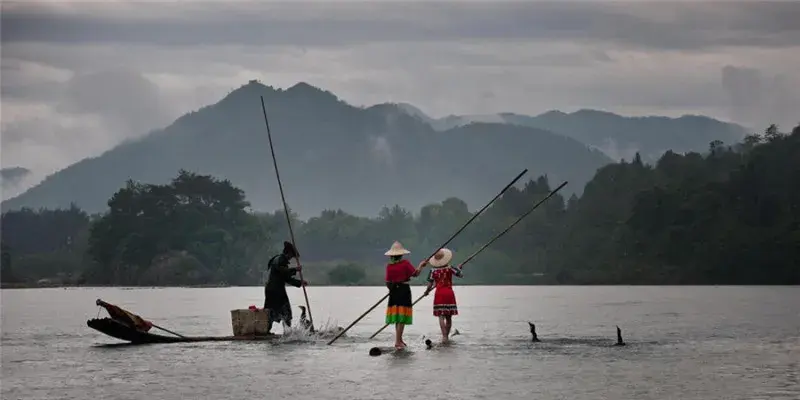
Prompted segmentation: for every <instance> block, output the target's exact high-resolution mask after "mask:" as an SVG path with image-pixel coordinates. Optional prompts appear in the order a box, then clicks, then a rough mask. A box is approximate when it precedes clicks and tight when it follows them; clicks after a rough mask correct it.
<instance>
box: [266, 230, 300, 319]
mask: <svg viewBox="0 0 800 400" xmlns="http://www.w3.org/2000/svg"><path fill="white" fill-rule="evenodd" d="M298 256H299V254H298V253H297V249H296V248H295V247H294V245H292V244H291V243H289V242H283V252H282V253H281V254H278V255H276V256H274V257H272V258H271V259H270V260H269V263H268V264H267V268H268V269H269V277H268V278H267V283H266V285H265V286H264V310H265V311H267V326H268V327H269V328H268V330H267V332H268V333H271V332H272V324H273V323H275V322H283V325H284V329H286V328H287V327H291V326H292V306H291V304H289V296H288V295H287V294H286V284H290V285H292V286H295V287H300V286H306V285H308V282H306V281H300V280H299V279H297V278H295V277H294V275H295V274H296V273H297V271H300V266H299V265H298V266H297V267H289V261H290V260H291V259H292V258H297V257H298Z"/></svg>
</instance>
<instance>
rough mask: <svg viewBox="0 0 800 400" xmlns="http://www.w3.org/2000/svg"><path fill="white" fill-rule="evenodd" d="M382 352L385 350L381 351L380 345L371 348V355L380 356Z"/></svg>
mask: <svg viewBox="0 0 800 400" xmlns="http://www.w3.org/2000/svg"><path fill="white" fill-rule="evenodd" d="M382 353H383V351H381V348H380V347H373V348H371V349H369V355H371V356H373V357H375V356H379V355H381V354H382Z"/></svg>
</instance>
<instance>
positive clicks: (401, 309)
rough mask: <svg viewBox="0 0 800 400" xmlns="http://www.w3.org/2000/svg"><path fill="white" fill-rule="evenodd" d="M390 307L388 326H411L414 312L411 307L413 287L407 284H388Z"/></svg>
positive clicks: (387, 312) (387, 313)
mask: <svg viewBox="0 0 800 400" xmlns="http://www.w3.org/2000/svg"><path fill="white" fill-rule="evenodd" d="M386 286H388V287H389V305H388V306H387V307H386V323H387V324H404V325H411V324H412V323H413V322H414V318H413V315H414V312H413V311H414V310H413V308H412V306H411V286H409V285H408V284H407V283H387V284H386Z"/></svg>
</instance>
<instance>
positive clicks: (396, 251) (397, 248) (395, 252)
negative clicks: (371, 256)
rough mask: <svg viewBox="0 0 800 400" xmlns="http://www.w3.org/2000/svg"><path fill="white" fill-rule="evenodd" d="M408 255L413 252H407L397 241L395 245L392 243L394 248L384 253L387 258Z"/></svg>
mask: <svg viewBox="0 0 800 400" xmlns="http://www.w3.org/2000/svg"><path fill="white" fill-rule="evenodd" d="M408 253H411V252H410V251H408V250H406V248H405V247H403V245H402V244H400V242H398V241H395V242H394V243H392V247H391V248H390V249H389V250H387V251H386V253H383V255H385V256H402V255H404V254H408Z"/></svg>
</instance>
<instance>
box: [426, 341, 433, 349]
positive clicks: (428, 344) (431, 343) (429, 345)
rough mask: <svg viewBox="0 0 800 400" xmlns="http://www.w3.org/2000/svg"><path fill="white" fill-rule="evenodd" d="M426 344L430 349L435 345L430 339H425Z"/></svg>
mask: <svg viewBox="0 0 800 400" xmlns="http://www.w3.org/2000/svg"><path fill="white" fill-rule="evenodd" d="M425 346H426V347H427V348H428V350H430V349H431V348H432V347H433V342H432V341H431V340H430V339H425Z"/></svg>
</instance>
